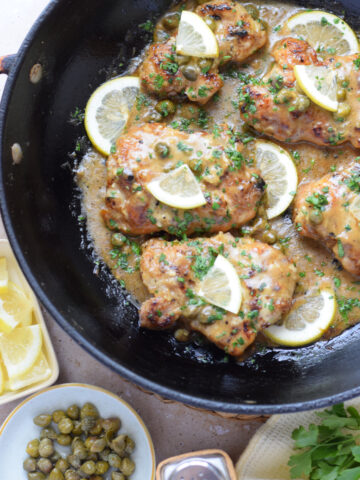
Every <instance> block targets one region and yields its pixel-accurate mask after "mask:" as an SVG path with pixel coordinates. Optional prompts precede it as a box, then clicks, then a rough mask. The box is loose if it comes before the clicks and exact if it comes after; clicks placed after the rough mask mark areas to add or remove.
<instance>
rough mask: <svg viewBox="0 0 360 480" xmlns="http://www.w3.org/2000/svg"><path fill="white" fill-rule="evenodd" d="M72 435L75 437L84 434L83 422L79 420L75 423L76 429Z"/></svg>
mask: <svg viewBox="0 0 360 480" xmlns="http://www.w3.org/2000/svg"><path fill="white" fill-rule="evenodd" d="M71 433H72V434H73V435H75V436H79V435H81V434H82V429H81V422H80V421H79V420H75V421H74V428H73V431H72V432H71Z"/></svg>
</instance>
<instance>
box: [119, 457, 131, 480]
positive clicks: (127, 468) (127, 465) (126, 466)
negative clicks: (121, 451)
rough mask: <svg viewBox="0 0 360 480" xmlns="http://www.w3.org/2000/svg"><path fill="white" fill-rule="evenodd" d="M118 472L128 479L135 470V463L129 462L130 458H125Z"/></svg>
mask: <svg viewBox="0 0 360 480" xmlns="http://www.w3.org/2000/svg"><path fill="white" fill-rule="evenodd" d="M120 470H121V472H122V473H123V474H124V475H125V476H127V477H128V476H129V475H131V474H132V473H133V471H134V470H135V463H134V462H133V461H132V460H131V458H128V457H125V458H123V459H122V462H121V468H120Z"/></svg>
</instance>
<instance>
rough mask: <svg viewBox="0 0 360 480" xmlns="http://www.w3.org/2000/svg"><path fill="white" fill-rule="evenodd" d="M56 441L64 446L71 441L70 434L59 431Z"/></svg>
mask: <svg viewBox="0 0 360 480" xmlns="http://www.w3.org/2000/svg"><path fill="white" fill-rule="evenodd" d="M56 441H57V442H58V444H59V445H63V446H64V447H66V446H67V445H70V443H71V436H70V435H64V434H63V433H60V435H58V436H57V437H56Z"/></svg>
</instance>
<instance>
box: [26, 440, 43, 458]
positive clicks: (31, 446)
mask: <svg viewBox="0 0 360 480" xmlns="http://www.w3.org/2000/svg"><path fill="white" fill-rule="evenodd" d="M39 445H40V441H39V440H38V439H37V438H35V439H34V440H30V442H29V443H28V444H27V446H26V453H27V454H28V455H30V457H34V458H36V457H38V456H39Z"/></svg>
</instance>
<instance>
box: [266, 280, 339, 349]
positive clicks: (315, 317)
mask: <svg viewBox="0 0 360 480" xmlns="http://www.w3.org/2000/svg"><path fill="white" fill-rule="evenodd" d="M335 313H336V301H335V293H334V291H333V290H331V289H330V288H324V289H322V290H320V292H319V294H318V295H311V296H304V297H300V298H298V299H297V300H296V301H295V303H294V305H293V308H292V309H291V311H290V312H289V313H288V315H287V316H286V317H285V318H284V320H283V322H282V325H272V326H271V327H269V328H266V329H265V330H264V332H263V333H264V335H266V336H267V337H268V338H270V340H272V341H273V342H275V343H278V344H280V345H286V346H289V347H299V346H301V345H307V344H309V343H312V342H315V340H317V339H318V338H320V337H321V335H323V333H325V332H326V330H327V329H328V328H329V326H330V325H331V322H332V321H333V319H334V317H335Z"/></svg>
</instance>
